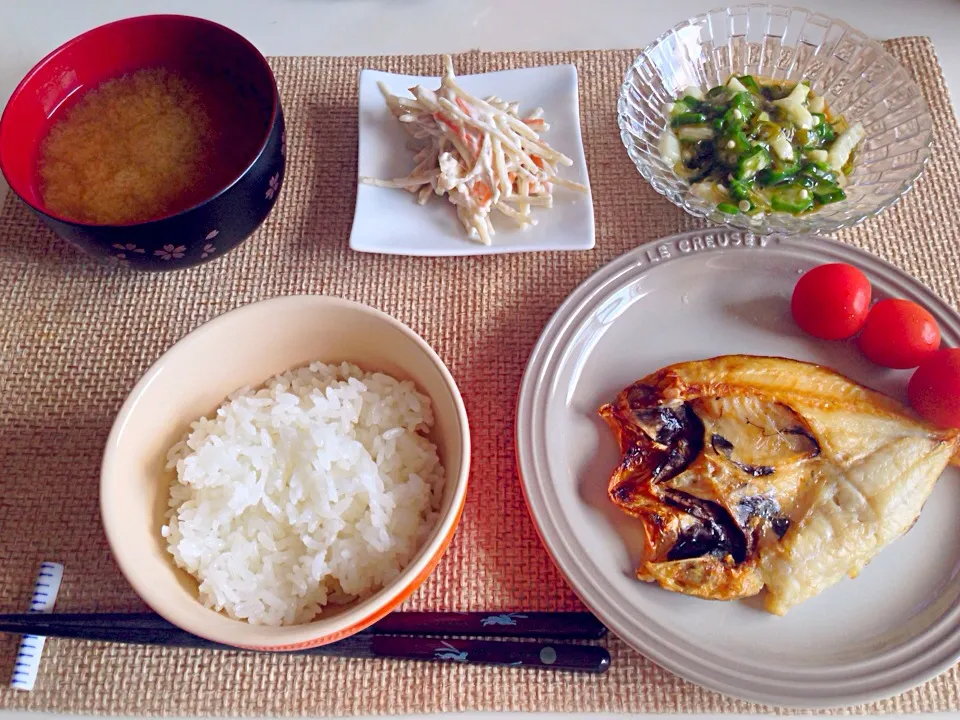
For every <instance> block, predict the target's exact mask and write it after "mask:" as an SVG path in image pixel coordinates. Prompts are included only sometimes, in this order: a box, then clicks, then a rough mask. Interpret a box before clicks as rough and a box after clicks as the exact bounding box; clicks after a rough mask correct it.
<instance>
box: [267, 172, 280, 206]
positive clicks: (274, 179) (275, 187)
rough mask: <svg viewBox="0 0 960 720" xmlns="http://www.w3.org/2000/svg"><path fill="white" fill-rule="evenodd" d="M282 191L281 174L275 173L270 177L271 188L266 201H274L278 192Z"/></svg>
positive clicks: (268, 189) (268, 190)
mask: <svg viewBox="0 0 960 720" xmlns="http://www.w3.org/2000/svg"><path fill="white" fill-rule="evenodd" d="M279 190H280V173H274V174H273V175H272V176H271V177H270V187H268V188H267V192H266V195H265V197H266V199H267V200H273V198H274V197H276V195H277V192H278V191H279Z"/></svg>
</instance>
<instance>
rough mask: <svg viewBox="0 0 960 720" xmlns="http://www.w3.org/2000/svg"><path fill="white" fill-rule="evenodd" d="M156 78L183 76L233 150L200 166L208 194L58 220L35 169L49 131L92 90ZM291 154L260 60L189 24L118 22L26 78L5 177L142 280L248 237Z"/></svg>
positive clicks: (3, 166) (246, 47) (37, 207)
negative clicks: (150, 211)
mask: <svg viewBox="0 0 960 720" xmlns="http://www.w3.org/2000/svg"><path fill="white" fill-rule="evenodd" d="M153 69H161V70H162V71H165V72H168V73H172V74H176V75H177V76H180V75H182V76H183V77H184V78H187V79H188V80H189V81H190V82H191V84H192V85H191V86H192V87H195V88H196V89H197V94H198V97H199V98H200V100H201V102H202V104H203V106H204V108H205V110H204V112H205V113H207V115H208V116H209V123H210V129H211V132H212V133H215V134H216V135H215V137H217V138H218V140H221V141H222V140H224V139H225V138H226V139H227V140H228V141H226V142H218V143H217V144H216V145H215V146H213V147H215V150H214V151H213V152H212V153H210V156H209V157H208V156H206V155H205V156H204V157H205V162H204V163H203V168H204V170H203V173H204V175H203V177H202V178H201V180H203V183H205V184H203V183H202V184H201V185H200V186H199V187H201V188H202V190H201V191H200V192H201V193H202V194H201V195H199V196H196V197H193V198H192V199H190V200H189V202H188V204H187V205H186V206H185V207H175V208H172V209H170V210H169V211H168V212H167V213H166V214H161V215H158V216H157V217H149V218H144V219H141V220H140V221H137V222H130V223H115V224H98V223H95V222H89V221H78V220H76V219H75V218H71V217H66V216H64V215H63V214H60V213H58V212H55V211H54V210H52V209H51V208H50V207H48V205H47V204H46V203H45V202H44V193H43V184H42V182H41V174H40V170H39V167H40V162H41V148H42V147H43V143H44V141H45V139H46V138H47V137H48V134H49V133H50V129H51V127H52V126H53V125H54V124H55V123H57V122H59V120H60V119H61V118H62V117H64V116H65V115H67V114H69V112H70V110H71V109H72V108H73V107H75V105H76V103H77V102H78V101H80V100H81V99H82V98H83V96H84V93H85V92H86V91H88V90H90V89H92V88H95V87H97V86H99V85H101V84H102V83H103V82H105V81H107V80H111V79H114V78H119V77H123V76H130V74H131V73H135V72H136V71H139V70H153ZM285 144H286V137H285V133H284V122H283V111H282V109H281V107H280V98H279V95H278V93H277V86H276V81H275V80H274V77H273V73H272V72H271V70H270V67H269V65H268V64H267V61H266V59H265V58H264V57H263V55H261V54H260V52H258V51H257V49H256V48H255V47H254V46H253V45H252V44H251V43H250V42H249V41H247V40H246V39H245V38H243V37H242V36H241V35H238V34H237V33H235V32H234V31H232V30H230V29H228V28H225V27H223V26H222V25H217V24H216V23H212V22H210V21H208V20H202V19H200V18H194V17H187V16H181V15H148V16H143V17H135V18H129V19H127V20H120V21H118V22H114V23H110V24H108V25H103V26H101V27H98V28H95V29H93V30H90V31H88V32H86V33H84V34H83V35H80V36H78V37H76V38H74V39H73V40H70V41H69V42H67V43H66V44H64V45H62V46H61V47H59V48H57V49H56V50H54V51H53V52H52V53H50V54H49V55H48V56H47V57H45V58H44V59H43V60H41V61H40V62H39V63H38V64H37V65H36V67H34V68H33V69H32V70H31V71H30V72H29V73H28V74H27V76H26V77H25V78H24V79H23V80H22V81H21V83H20V85H19V86H18V87H17V88H16V90H14V92H13V95H12V96H11V98H10V101H9V102H8V103H7V106H6V109H5V110H4V112H3V116H2V118H0V170H2V172H3V175H4V177H5V178H6V180H7V182H8V183H9V184H10V187H11V189H12V190H13V192H15V193H16V194H17V195H18V196H19V197H20V198H21V199H22V200H23V201H24V202H25V203H26V204H27V205H29V206H30V207H31V208H32V209H33V210H34V211H35V212H36V213H37V214H38V215H39V216H40V217H41V218H42V219H43V220H44V221H45V222H46V224H47V225H49V226H50V227H51V228H52V229H53V231H54V232H55V233H56V234H57V235H59V236H60V237H62V238H64V239H66V240H68V241H69V242H71V243H73V244H74V245H76V246H77V247H79V248H80V249H81V250H83V251H85V252H87V253H89V254H90V255H94V256H96V257H99V258H103V259H109V260H112V261H115V262H120V263H124V264H127V265H129V266H131V267H133V268H136V269H140V270H170V269H179V268H185V267H190V266H193V265H198V264H200V263H203V262H208V261H210V260H212V259H213V258H216V257H218V256H220V255H222V254H224V253H225V252H227V251H229V250H231V249H233V248H234V247H236V246H237V245H239V244H240V243H241V242H243V241H244V240H245V239H247V238H248V237H249V236H250V235H251V234H252V233H253V232H254V230H256V229H257V227H259V226H260V224H261V223H262V222H263V221H264V219H265V218H266V217H267V215H268V214H269V213H270V211H271V209H272V208H273V206H274V204H275V202H276V200H277V196H278V194H279V191H280V187H281V185H282V184H283V176H284V165H285V162H284V155H285ZM207 149H209V148H207Z"/></svg>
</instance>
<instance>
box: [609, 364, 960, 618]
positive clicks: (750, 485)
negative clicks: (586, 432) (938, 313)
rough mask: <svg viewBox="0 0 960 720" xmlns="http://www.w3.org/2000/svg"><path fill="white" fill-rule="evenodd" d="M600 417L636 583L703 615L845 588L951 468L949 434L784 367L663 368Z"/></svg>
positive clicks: (828, 380) (840, 379)
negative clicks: (721, 607) (634, 530)
mask: <svg viewBox="0 0 960 720" xmlns="http://www.w3.org/2000/svg"><path fill="white" fill-rule="evenodd" d="M599 412H600V415H601V416H602V417H603V419H604V420H605V421H606V422H607V424H608V425H609V426H610V428H611V430H612V431H613V433H614V435H615V437H616V438H617V441H618V443H619V445H620V449H621V453H622V460H621V463H620V465H619V466H618V467H617V469H616V470H615V471H614V473H613V474H612V476H611V478H610V480H609V484H608V494H609V496H610V499H611V501H612V502H614V503H615V504H616V505H618V506H619V507H620V508H621V509H622V510H624V511H625V512H627V513H628V514H630V515H632V516H634V517H636V518H637V519H639V520H640V521H641V523H642V524H643V527H644V530H645V532H646V541H647V542H646V545H645V549H644V556H643V558H642V560H641V562H640V566H639V568H638V570H637V577H638V578H639V579H640V580H643V581H647V582H656V583H658V584H659V585H660V586H661V587H663V588H665V589H668V590H672V591H674V592H681V593H684V594H688V595H693V596H697V597H702V598H707V599H714V600H731V599H737V598H742V597H748V596H751V595H756V594H758V593H759V592H760V591H761V589H763V588H764V587H765V588H766V590H767V596H766V599H765V607H766V609H767V610H768V611H769V612H771V613H774V614H779V615H782V614H784V613H786V612H787V611H788V610H789V609H790V608H791V607H793V606H795V605H796V604H798V603H800V602H803V601H804V600H806V599H809V598H810V597H813V596H814V595H817V594H819V593H820V592H822V591H823V590H825V589H826V588H828V587H830V586H831V585H833V584H835V583H837V582H839V581H840V580H841V579H842V578H843V577H844V576H851V577H855V576H856V575H857V574H858V573H859V572H860V571H861V570H862V569H863V567H864V566H865V565H866V564H867V563H868V562H869V561H870V559H872V558H873V557H874V556H875V555H876V554H877V553H879V552H880V551H881V550H883V549H884V548H885V547H887V546H888V545H889V544H890V543H891V542H893V541H894V540H896V539H897V538H898V537H900V536H901V535H902V534H903V533H904V532H906V531H907V530H909V528H910V527H911V526H912V525H913V523H914V522H915V521H916V519H917V517H918V515H919V513H920V510H921V508H922V506H923V503H924V501H925V500H926V498H927V497H928V496H929V495H930V493H931V492H932V490H933V487H934V485H935V483H936V481H937V479H938V478H939V476H940V474H941V473H942V472H943V470H944V469H945V467H946V466H947V465H948V464H949V463H951V462H953V463H954V464H960V431H957V430H948V429H942V428H937V427H935V426H932V425H930V424H928V423H926V422H924V421H923V420H921V419H920V418H919V417H917V416H916V415H915V414H914V413H913V412H912V411H911V410H910V409H908V408H906V407H904V406H903V405H902V404H900V403H899V402H897V401H896V400H894V399H893V398H890V397H888V396H886V395H883V394H882V393H879V392H876V391H873V390H870V389H868V388H865V387H863V386H861V385H859V384H857V383H856V382H854V381H853V380H850V379H849V378H846V377H844V376H842V375H840V374H839V373H836V372H834V371H833V370H830V369H829V368H825V367H822V366H818V365H814V364H811V363H804V362H801V361H797V360H790V359H786V358H775V357H758V356H750V355H728V356H720V357H716V358H711V359H707V360H699V361H692V362H685V363H678V364H675V365H670V366H667V367H665V368H661V369H660V370H658V371H657V372H655V373H652V374H651V375H648V376H647V377H645V378H642V379H641V380H638V381H637V382H635V383H634V384H632V385H630V386H629V387H627V388H625V389H624V390H623V391H622V392H621V393H619V394H618V396H617V398H616V399H615V400H614V402H612V403H609V404H607V405H604V406H603V407H601V408H600V411H599ZM727 436H729V437H727ZM778 530H779V531H781V532H778ZM697 553H701V554H699V555H698V554H697ZM738 555H743V557H737V556H738Z"/></svg>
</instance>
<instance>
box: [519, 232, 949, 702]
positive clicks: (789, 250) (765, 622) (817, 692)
mask: <svg viewBox="0 0 960 720" xmlns="http://www.w3.org/2000/svg"><path fill="white" fill-rule="evenodd" d="M837 261H843V262H850V263H853V264H855V265H857V266H859V267H860V268H861V269H863V271H864V272H865V273H866V274H867V275H868V276H869V278H870V280H871V281H872V283H873V287H874V293H875V296H878V297H884V296H889V295H895V296H899V297H906V298H911V299H913V300H916V301H917V302H920V303H921V304H923V305H924V306H925V307H927V308H928V309H929V310H930V311H931V312H932V313H933V314H934V315H935V316H936V318H937V320H938V322H939V323H940V328H941V331H942V334H943V340H944V344H945V345H949V346H957V345H958V344H960V316H958V315H957V313H956V312H954V311H953V310H952V309H950V308H949V307H948V306H947V305H946V303H944V302H943V301H942V300H940V299H939V298H938V297H936V296H935V295H934V294H933V293H932V292H930V291H929V290H927V289H926V288H925V287H924V286H923V285H921V284H920V283H918V282H917V281H916V280H914V279H912V278H910V277H908V276H907V275H905V274H904V273H903V272H901V271H900V270H898V269H896V268H894V267H892V266H891V265H888V264H886V263H884V262H883V261H881V260H879V259H877V258H875V257H873V256H871V255H868V254H866V253H864V252H861V251H858V250H856V249H854V248H852V247H849V246H846V245H843V244H840V243H836V242H832V241H827V240H823V239H813V238H806V237H799V238H794V239H764V240H761V239H759V238H755V237H753V236H750V235H745V234H743V233H740V232H737V231H731V230H708V231H697V232H692V233H687V234H683V235H677V236H674V237H671V238H667V239H665V240H662V241H659V242H656V243H652V244H650V245H646V246H643V247H640V248H637V249H636V250H634V251H632V252H630V253H627V254H626V255H623V256H622V257H620V258H618V259H617V260H615V261H614V262H612V263H610V264H609V265H607V266H606V267H604V268H602V269H601V270H600V271H599V272H597V273H596V274H595V275H593V276H592V277H591V278H589V279H588V280H587V281H586V282H584V283H583V284H582V285H581V286H580V287H579V288H577V290H575V291H574V293H573V294H572V295H571V296H570V297H569V298H568V299H567V301H566V302H564V304H563V305H562V306H561V307H560V309H559V310H558V311H557V313H556V314H555V315H554V317H553V318H552V319H551V320H550V322H549V323H548V325H547V327H546V328H545V329H544V331H543V334H542V336H541V338H540V341H539V342H538V344H537V346H536V348H535V349H534V352H533V354H532V355H531V357H530V361H529V364H528V367H527V371H526V374H525V376H524V379H523V385H522V388H521V392H520V399H519V405H518V410H517V450H518V462H519V466H520V473H521V476H522V479H523V486H524V491H525V494H526V497H527V502H528V504H529V507H530V512H531V515H532V516H533V518H534V521H535V523H536V525H537V528H538V531H539V533H540V536H541V537H542V539H543V541H544V544H545V545H546V547H547V549H548V551H549V552H550V554H551V555H552V556H553V558H554V560H555V561H556V563H557V565H558V566H559V567H560V569H561V571H562V572H563V573H564V575H565V576H566V578H567V580H568V581H569V582H570V584H571V586H572V587H573V588H574V590H575V591H576V592H577V594H578V595H579V596H580V597H581V599H582V600H583V601H584V603H585V604H586V605H587V606H589V607H590V609H591V610H592V611H593V612H594V613H596V614H597V615H598V616H599V617H600V619H601V620H603V622H604V623H606V625H607V626H608V627H609V628H610V629H611V630H612V631H613V632H615V633H616V634H617V635H619V636H620V637H621V638H623V640H625V641H626V642H627V643H629V644H630V645H632V646H633V647H634V648H636V649H637V650H639V651H640V652H642V653H643V654H644V655H646V656H647V657H649V658H650V659H652V660H654V661H655V662H657V663H659V664H660V665H662V666H664V667H665V668H667V669H669V670H671V671H673V672H675V673H677V674H678V675H681V676H682V677H684V678H687V679H688V680H691V681H693V682H695V683H698V684H700V685H703V686H705V687H708V688H711V689H713V690H717V691H719V692H722V693H726V694H729V695H733V696H737V697H741V698H744V699H747V700H752V701H756V702H761V703H766V704H771V705H783V706H790V707H801V708H822V707H837V706H843V705H852V704H858V703H862V702H868V701H872V700H876V699H880V698H883V697H887V696H890V695H894V694H896V693H898V692H902V691H904V690H907V689H909V688H910V687H913V686H915V685H918V684H920V683H922V682H924V681H925V680H927V679H929V678H931V677H933V676H935V675H937V674H938V673H940V672H942V671H944V670H946V669H947V668H949V667H950V666H952V665H953V664H954V663H955V662H957V660H958V659H960V522H957V516H958V511H960V470H957V469H948V470H947V471H946V472H945V473H944V476H943V477H942V478H941V479H940V481H939V482H938V484H937V487H936V489H935V490H934V493H933V495H932V496H931V498H930V500H929V502H928V503H927V504H926V507H925V508H924V511H923V513H922V515H921V517H920V520H919V522H918V523H917V525H916V526H915V527H914V529H913V530H912V531H911V532H910V533H908V534H907V535H906V536H905V537H904V538H902V539H900V540H899V541H897V542H896V543H894V544H893V545H892V546H891V547H889V548H887V549H886V550H885V551H884V552H883V553H881V554H880V555H878V556H877V557H876V558H875V559H874V561H873V562H871V563H870V565H869V566H868V567H867V568H866V570H865V571H864V572H863V573H862V574H861V575H860V576H859V577H858V578H857V579H856V580H844V581H843V582H841V583H840V584H838V585H836V586H834V587H832V588H830V589H828V590H826V591H825V592H823V593H822V594H821V595H820V596H818V597H816V598H813V599H812V600H810V601H808V602H806V603H804V604H803V605H800V606H799V607H796V608H794V609H793V610H791V611H790V613H789V614H788V615H786V616H785V617H776V616H773V615H769V614H767V613H765V612H764V611H763V610H762V609H761V604H760V603H759V602H757V601H756V600H746V601H739V602H730V603H718V602H708V601H703V600H698V599H695V598H690V597H685V596H681V595H677V594H673V593H668V592H666V591H663V590H661V589H659V588H658V587H656V586H654V585H648V584H645V583H641V582H638V581H637V580H636V579H635V577H634V567H635V563H636V562H637V559H638V557H639V556H640V550H639V548H640V543H641V540H642V532H643V531H642V529H641V528H640V527H639V525H638V524H637V523H636V522H635V521H631V520H630V519H629V518H628V517H627V516H626V515H624V514H623V513H622V512H620V511H619V510H618V509H617V508H615V507H613V505H612V504H611V503H610V502H609V501H608V499H607V497H606V485H607V480H608V477H609V474H610V472H611V471H612V469H613V468H614V467H615V466H616V464H617V462H618V461H619V453H618V450H617V447H616V444H615V442H614V440H613V437H612V435H611V433H610V431H609V430H608V428H607V427H606V426H605V425H604V424H603V422H602V421H601V420H600V418H599V417H598V416H597V408H598V407H599V406H600V405H601V404H602V403H604V402H607V401H609V400H610V399H612V398H613V397H614V396H615V395H616V393H617V392H619V391H620V390H621V389H622V388H624V387H626V386H627V385H629V384H630V383H632V382H633V381H635V380H636V379H638V378H640V377H642V376H644V375H646V374H647V373H650V372H652V371H654V370H656V369H657V368H659V367H662V366H663V365H667V364H670V363H674V362H679V361H682V360H691V359H696V358H705V357H710V356H714V355H721V354H727V353H750V354H758V355H780V356H786V357H793V358H797V359H801V360H808V361H813V362H817V363H821V364H824V365H828V366H830V367H832V368H834V369H836V370H838V371H840V372H842V373H844V374H846V375H849V376H851V377H853V378H854V379H856V380H858V381H860V382H862V383H864V384H866V385H869V386H871V387H874V388H876V389H879V390H882V391H885V392H887V393H890V394H891V395H894V396H895V397H900V398H901V399H902V398H903V396H904V389H905V386H906V381H907V378H908V376H909V375H908V373H907V372H905V371H886V370H882V369H880V368H878V367H876V366H874V365H871V364H870V363H869V362H867V361H866V360H864V359H863V358H861V357H860V355H859V353H858V351H857V349H856V347H855V346H853V345H852V344H851V343H827V342H823V341H818V340H815V339H813V338H809V337H806V336H804V335H803V334H802V333H801V332H800V331H799V330H797V329H796V327H795V325H794V323H793V321H792V320H791V318H790V311H789V300H790V294H791V292H792V289H793V286H794V284H795V283H796V281H797V278H798V277H799V275H800V274H801V273H802V272H803V271H804V270H806V269H809V268H811V267H814V266H815V265H819V264H821V263H826V262H837Z"/></svg>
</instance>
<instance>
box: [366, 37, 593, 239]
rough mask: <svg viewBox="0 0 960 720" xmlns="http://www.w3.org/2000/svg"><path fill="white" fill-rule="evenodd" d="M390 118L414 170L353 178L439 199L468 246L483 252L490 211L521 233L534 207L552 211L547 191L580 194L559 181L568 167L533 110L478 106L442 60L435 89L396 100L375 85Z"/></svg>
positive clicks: (491, 100) (498, 102)
mask: <svg viewBox="0 0 960 720" xmlns="http://www.w3.org/2000/svg"><path fill="white" fill-rule="evenodd" d="M380 91H381V92H382V93H383V96H384V98H385V99H386V101H387V106H388V107H389V109H390V112H391V113H392V114H393V116H394V117H395V118H397V120H399V121H400V122H401V123H402V124H403V127H404V129H405V130H406V131H407V132H408V133H409V134H410V136H411V141H410V142H409V143H408V147H409V149H410V150H412V151H413V152H414V153H415V155H414V158H413V159H414V162H416V163H417V165H416V167H415V168H414V169H413V170H412V171H411V172H410V174H409V175H407V176H406V177H403V178H397V179H395V180H378V179H376V178H369V177H361V178H360V181H361V182H363V183H366V184H368V185H376V186H377V187H386V188H402V189H404V190H407V191H409V192H411V193H414V194H415V195H416V196H417V200H418V202H419V203H420V204H421V205H423V204H425V203H426V202H427V200H429V199H430V197H431V196H432V195H439V196H446V197H447V199H448V200H449V201H450V202H451V203H453V204H454V206H456V208H457V217H458V218H459V219H460V222H461V223H462V224H463V227H464V228H465V229H466V231H467V235H468V236H469V237H470V239H471V240H474V241H476V242H480V243H483V244H484V245H489V244H490V243H491V237H492V236H493V235H494V229H493V224H492V222H491V220H490V215H491V212H492V211H494V210H495V211H497V212H498V213H500V214H501V215H504V216H506V217H507V218H509V219H510V220H512V221H513V222H514V223H515V224H516V225H518V226H519V227H521V228H527V227H530V226H532V225H536V223H537V220H536V218H535V217H534V216H533V213H532V212H531V210H532V208H534V207H544V208H550V207H553V189H554V187H555V186H561V187H566V188H570V189H572V190H576V191H578V192H586V190H587V188H586V187H585V186H584V185H581V184H580V183H576V182H573V181H571V180H565V179H564V178H562V177H560V175H559V172H558V170H559V168H560V167H561V166H570V165H573V161H572V160H571V159H570V158H568V157H567V156H566V155H564V154H563V153H561V152H558V151H556V150H554V149H553V148H552V147H550V145H549V144H548V143H547V142H546V141H544V140H543V139H542V138H541V137H540V133H542V132H545V131H546V130H548V129H549V125H547V122H546V120H545V119H544V118H543V111H542V110H541V109H540V108H537V109H535V110H533V111H532V112H530V113H527V114H521V113H520V107H519V103H517V102H506V101H504V100H502V99H500V98H498V97H487V98H484V99H480V98H478V97H475V96H473V95H471V94H470V93H468V92H466V91H465V90H464V89H463V88H462V87H460V85H459V84H458V83H457V81H456V78H455V76H454V74H453V62H452V61H451V59H450V57H449V56H446V57H445V58H444V74H443V78H442V79H441V83H440V88H439V89H437V90H436V91H433V90H428V89H427V88H424V87H423V86H421V85H417V86H416V87H412V88H410V93H411V95H413V97H412V98H406V97H399V96H397V95H394V94H393V93H391V92H390V90H389V89H388V88H387V87H386V85H384V84H383V83H380Z"/></svg>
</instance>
